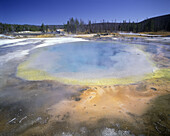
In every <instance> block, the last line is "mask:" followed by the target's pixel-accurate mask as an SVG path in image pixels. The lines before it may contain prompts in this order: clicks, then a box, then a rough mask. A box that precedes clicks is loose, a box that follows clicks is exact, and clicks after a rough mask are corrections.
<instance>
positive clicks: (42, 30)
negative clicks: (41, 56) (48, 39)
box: [41, 23, 45, 33]
mask: <svg viewBox="0 0 170 136" xmlns="http://www.w3.org/2000/svg"><path fill="white" fill-rule="evenodd" d="M41 32H43V33H44V32H45V26H44V23H42V25H41Z"/></svg>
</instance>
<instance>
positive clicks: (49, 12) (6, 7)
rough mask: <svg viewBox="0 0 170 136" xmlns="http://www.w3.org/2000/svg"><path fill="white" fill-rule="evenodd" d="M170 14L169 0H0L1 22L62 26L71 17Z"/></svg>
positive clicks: (123, 17) (133, 18)
mask: <svg viewBox="0 0 170 136" xmlns="http://www.w3.org/2000/svg"><path fill="white" fill-rule="evenodd" d="M165 14H170V0H0V22H2V23H10V24H34V25H41V24H42V23H44V24H47V25H62V24H64V23H66V22H67V20H68V19H69V18H71V17H74V18H78V19H82V20H84V21H85V22H88V20H91V21H92V22H101V21H102V20H103V19H104V20H105V21H110V22H112V21H115V19H116V22H122V21H123V20H126V21H129V20H130V21H135V22H137V21H142V20H144V19H147V18H151V17H155V16H160V15H165Z"/></svg>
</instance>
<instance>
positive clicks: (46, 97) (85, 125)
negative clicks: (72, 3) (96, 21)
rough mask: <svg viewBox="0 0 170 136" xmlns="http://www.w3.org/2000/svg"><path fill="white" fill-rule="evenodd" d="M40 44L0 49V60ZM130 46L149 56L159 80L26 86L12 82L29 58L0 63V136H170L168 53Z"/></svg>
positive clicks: (162, 47)
mask: <svg viewBox="0 0 170 136" xmlns="http://www.w3.org/2000/svg"><path fill="white" fill-rule="evenodd" d="M31 42H32V41H31ZM41 42H43V40H39V41H37V43H34V44H26V45H23V46H20V45H18V46H16V47H15V46H14V47H13V46H11V47H7V48H6V49H4V48H2V46H0V55H1V58H2V57H3V56H4V55H6V54H8V53H12V52H14V51H20V50H26V49H30V48H32V47H33V46H36V45H39V44H40V43H41ZM18 43H20V42H18ZM131 43H133V44H137V45H138V48H140V49H141V50H142V51H144V52H146V53H149V55H150V58H151V60H152V61H153V62H154V64H155V65H156V66H157V67H158V68H160V69H161V72H160V73H159V75H160V76H155V77H154V76H153V77H152V78H150V79H145V80H141V81H138V82H134V83H131V84H123V85H121V84H117V85H76V84H74V85H72V84H65V83H62V82H59V81H53V80H42V81H29V80H25V79H22V78H20V77H17V76H16V75H17V68H18V66H19V65H20V64H21V63H22V62H24V61H25V60H27V58H28V57H29V55H27V56H24V57H18V58H14V59H9V60H8V61H2V60H4V59H5V58H3V59H1V62H2V63H1V65H0V135H9V136H10V135H11V136H13V135H14V136H15V135H16V136H18V135H22V136H23V135H26V136H27V135H28V136H30V135H39V136H41V135H42V136H62V135H63V136H80V135H82V136H117V135H120V136H122V135H125V136H128V135H129V136H130V135H132V136H134V135H137V136H157V135H158V136H159V135H161V136H162V135H163V136H168V135H169V134H170V123H169V122H170V121H169V120H170V106H169V104H170V71H169V66H170V56H169V54H170V53H169V51H170V47H169V45H168V44H163V43H154V42H150V43H148V42H144V41H138V40H136V41H135V40H133V41H131ZM6 45H8V44H6ZM21 45H22V44H21ZM3 46H5V45H3ZM1 49H3V51H2V50H1ZM8 56H9V54H8Z"/></svg>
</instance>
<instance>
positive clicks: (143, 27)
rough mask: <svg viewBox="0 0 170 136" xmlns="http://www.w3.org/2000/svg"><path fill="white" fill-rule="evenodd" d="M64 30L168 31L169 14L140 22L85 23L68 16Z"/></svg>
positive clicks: (169, 28) (71, 31)
mask: <svg viewBox="0 0 170 136" xmlns="http://www.w3.org/2000/svg"><path fill="white" fill-rule="evenodd" d="M64 29H65V31H67V32H68V33H82V32H83V33H105V32H117V31H127V32H135V33H136V32H157V31H170V15H164V16H160V17H155V18H150V19H146V20H144V21H142V22H139V23H136V22H130V21H129V22H126V20H124V21H123V22H122V23H116V22H105V21H104V20H103V22H101V23H92V21H89V22H88V24H85V23H84V21H82V20H80V21H79V20H78V19H74V18H70V19H69V20H68V21H67V24H65V25H64Z"/></svg>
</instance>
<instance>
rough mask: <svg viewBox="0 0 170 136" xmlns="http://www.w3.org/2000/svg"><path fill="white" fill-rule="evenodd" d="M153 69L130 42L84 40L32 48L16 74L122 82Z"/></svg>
mask: <svg viewBox="0 0 170 136" xmlns="http://www.w3.org/2000/svg"><path fill="white" fill-rule="evenodd" d="M153 69H154V67H153V65H152V64H151V61H150V60H149V59H148V58H147V56H146V54H145V53H143V52H142V51H141V50H139V49H138V48H136V47H135V46H134V45H131V44H123V43H114V42H96V41H95V42H94V41H93V42H92V41H85V42H73V43H62V44H57V45H53V46H48V47H43V48H39V49H36V50H34V51H33V52H32V53H31V55H30V57H29V58H28V59H27V60H26V61H25V62H24V63H22V64H20V65H19V67H18V76H19V77H21V78H24V79H27V80H46V79H47V80H58V81H64V82H69V83H71V82H72V83H75V84H76V83H77V84H86V83H88V84H99V83H100V84H106V83H110V84H115V83H122V84H123V82H128V81H130V82H131V81H132V82H133V81H137V80H139V79H142V78H143V77H144V76H145V75H147V74H149V73H152V72H153Z"/></svg>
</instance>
